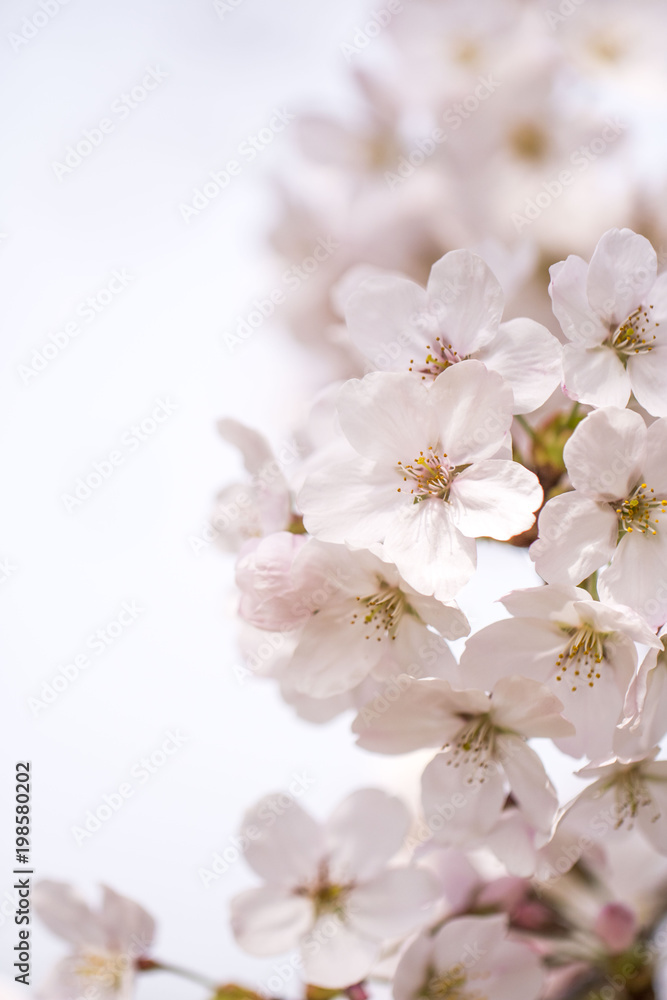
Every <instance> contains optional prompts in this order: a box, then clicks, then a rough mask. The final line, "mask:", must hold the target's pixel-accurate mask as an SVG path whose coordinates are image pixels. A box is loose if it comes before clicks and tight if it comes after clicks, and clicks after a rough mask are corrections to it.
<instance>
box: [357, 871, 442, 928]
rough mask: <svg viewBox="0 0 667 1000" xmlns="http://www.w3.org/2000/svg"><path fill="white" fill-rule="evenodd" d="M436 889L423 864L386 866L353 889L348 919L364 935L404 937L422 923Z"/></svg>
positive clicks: (435, 896) (435, 895)
mask: <svg viewBox="0 0 667 1000" xmlns="http://www.w3.org/2000/svg"><path fill="white" fill-rule="evenodd" d="M439 895H440V890H439V886H438V883H437V881H436V879H435V877H434V876H433V875H432V874H431V873H430V872H428V871H426V870H425V869H423V868H388V869H387V870H386V871H384V872H381V873H380V874H379V875H377V876H376V877H375V878H374V879H372V880H371V881H370V882H366V883H365V884H362V885H360V886H358V887H357V888H355V889H353V890H352V892H351V893H350V899H349V907H348V912H349V922H350V926H351V927H353V928H355V929H356V930H358V931H359V933H360V934H362V935H363V936H364V937H369V938H375V939H377V940H383V939H385V938H397V937H404V936H405V935H406V934H410V933H411V932H412V931H414V930H416V929H417V928H418V927H420V926H421V925H423V924H424V923H426V920H427V919H428V917H429V913H430V910H431V908H432V906H433V904H434V902H435V901H436V900H437V899H438V896H439Z"/></svg>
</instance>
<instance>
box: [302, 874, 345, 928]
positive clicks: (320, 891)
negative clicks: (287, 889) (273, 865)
mask: <svg viewBox="0 0 667 1000" xmlns="http://www.w3.org/2000/svg"><path fill="white" fill-rule="evenodd" d="M353 888H354V885H353V883H350V884H349V885H336V884H334V883H332V882H330V881H329V870H328V866H327V863H326V861H324V862H322V864H321V865H320V868H319V872H318V874H317V879H316V881H315V882H314V883H312V884H311V885H304V886H300V887H299V888H298V889H297V890H296V894H297V896H308V898H309V899H311V900H312V901H313V905H314V907H315V917H316V918H319V917H321V916H322V915H323V914H325V913H337V914H339V915H340V914H342V913H343V912H344V909H345V900H346V897H347V895H348V893H349V891H350V889H353Z"/></svg>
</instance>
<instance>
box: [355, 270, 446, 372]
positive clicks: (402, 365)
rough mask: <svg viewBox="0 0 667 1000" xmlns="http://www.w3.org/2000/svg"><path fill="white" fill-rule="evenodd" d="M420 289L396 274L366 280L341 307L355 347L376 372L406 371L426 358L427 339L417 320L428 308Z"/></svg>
mask: <svg viewBox="0 0 667 1000" xmlns="http://www.w3.org/2000/svg"><path fill="white" fill-rule="evenodd" d="M427 301H428V297H427V294H426V292H425V291H424V289H423V288H421V287H420V286H419V285H417V284H415V282H414V281H410V280H409V279H408V278H404V277H403V276H402V275H398V274H382V275H375V276H373V277H372V278H367V279H366V280H365V281H363V282H362V283H361V285H360V286H359V287H358V288H357V289H356V290H355V291H354V292H353V293H352V295H350V297H349V298H348V300H347V302H346V304H345V318H346V320H347V327H348V330H349V331H350V337H351V339H352V342H353V343H354V345H355V347H357V348H358V349H359V350H360V351H361V353H362V354H364V355H365V356H366V357H367V358H368V360H369V361H370V362H371V364H372V365H373V367H374V368H376V369H378V370H379V371H407V369H408V368H409V365H410V360H411V359H413V358H414V359H415V360H416V361H417V363H418V364H419V363H421V362H423V361H424V359H425V358H426V355H427V353H428V351H427V350H426V343H427V339H428V338H427V337H426V335H425V331H424V329H423V325H422V324H420V322H419V318H420V316H421V315H422V314H423V313H424V311H425V310H426V309H427V308H428V306H427Z"/></svg>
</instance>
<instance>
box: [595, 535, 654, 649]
mask: <svg viewBox="0 0 667 1000" xmlns="http://www.w3.org/2000/svg"><path fill="white" fill-rule="evenodd" d="M665 527H667V524H666V525H665ZM598 592H599V594H600V597H601V598H602V600H603V601H607V602H609V603H612V604H613V603H618V604H625V605H626V606H627V607H630V608H633V610H635V611H637V612H638V613H639V614H640V615H641V616H642V618H645V619H646V621H647V622H648V623H649V624H650V625H652V626H653V627H654V628H656V629H657V628H660V626H661V625H663V624H664V623H665V621H667V532H665V531H664V530H662V531H659V532H658V534H657V535H646V534H642V533H641V532H639V531H633V532H632V534H627V535H624V537H623V538H622V539H621V541H620V543H619V545H618V548H617V549H616V552H615V554H614V558H613V559H612V562H611V565H610V566H605V568H604V569H603V570H601V572H600V575H599V577H598Z"/></svg>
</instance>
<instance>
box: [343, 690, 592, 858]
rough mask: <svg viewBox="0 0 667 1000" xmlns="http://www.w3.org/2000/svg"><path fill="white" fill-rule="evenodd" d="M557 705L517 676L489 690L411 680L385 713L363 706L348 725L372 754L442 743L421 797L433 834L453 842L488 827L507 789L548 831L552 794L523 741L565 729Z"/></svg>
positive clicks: (539, 765) (555, 803)
mask: <svg viewBox="0 0 667 1000" xmlns="http://www.w3.org/2000/svg"><path fill="white" fill-rule="evenodd" d="M562 708H563V706H562V704H561V702H560V701H559V700H558V698H556V696H555V695H553V694H551V692H549V691H548V690H547V689H546V688H545V687H544V686H543V685H541V684H539V683H538V682H537V681H534V680H528V679H527V678H523V677H504V678H503V679H502V680H500V681H499V682H498V683H497V685H496V686H495V688H494V690H493V692H492V694H491V695H487V694H485V693H484V692H483V691H476V690H468V691H456V690H454V689H453V688H452V687H451V685H450V684H449V683H448V682H447V681H444V680H438V679H433V680H430V679H425V680H412V681H411V682H410V683H409V686H408V687H406V689H405V690H404V691H403V693H402V695H401V697H400V698H398V699H397V700H396V701H395V702H394V703H393V704H392V705H390V706H389V707H388V708H387V709H386V710H385V711H384V712H377V711H375V710H372V709H371V710H366V709H362V711H361V712H360V713H359V715H358V716H357V718H356V720H355V722H354V723H353V726H352V729H353V731H354V732H356V733H357V734H358V737H359V739H358V742H359V745H360V746H362V747H364V748H365V749H368V750H374V751H376V752H379V753H405V752H407V751H410V750H416V749H419V748H420V747H439V748H442V752H441V753H439V754H437V755H436V757H434V759H433V760H432V761H431V763H430V764H429V765H428V766H427V767H426V770H425V771H424V774H423V776H422V802H423V806H424V812H425V814H426V822H427V824H428V825H429V826H430V827H431V828H432V829H433V831H434V837H435V839H436V840H438V841H439V842H440V843H444V844H451V845H455V846H460V845H463V844H465V843H467V842H469V841H470V839H471V838H473V837H475V836H478V837H480V836H484V835H485V834H488V833H489V832H490V831H491V830H493V828H494V827H495V825H496V823H497V822H498V820H499V819H500V815H501V813H502V810H503V807H504V805H505V800H506V799H507V795H508V792H509V790H510V789H511V791H512V794H513V796H514V798H515V800H516V801H517V802H518V804H519V808H520V809H521V811H522V813H523V814H524V816H525V817H526V818H527V819H528V820H529V821H530V823H531V824H532V825H533V826H534V827H535V828H536V829H539V830H541V831H543V832H548V831H549V830H550V827H551V823H552V820H553V818H554V814H555V812H556V808H557V806H558V799H557V796H556V793H555V791H554V789H553V787H552V785H551V782H550V781H549V779H548V777H547V775H546V772H545V770H544V767H543V765H542V762H541V760H540V758H539V756H538V755H537V753H535V751H534V750H532V749H531V747H529V746H528V744H527V742H526V740H527V738H528V737H531V736H550V737H558V736H565V735H568V734H570V733H572V732H573V731H574V727H573V726H572V725H571V724H570V723H569V722H566V721H565V719H563V718H562V716H561V712H562ZM442 816H444V818H445V822H444V823H443V822H442V820H441V819H440V817H442Z"/></svg>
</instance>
